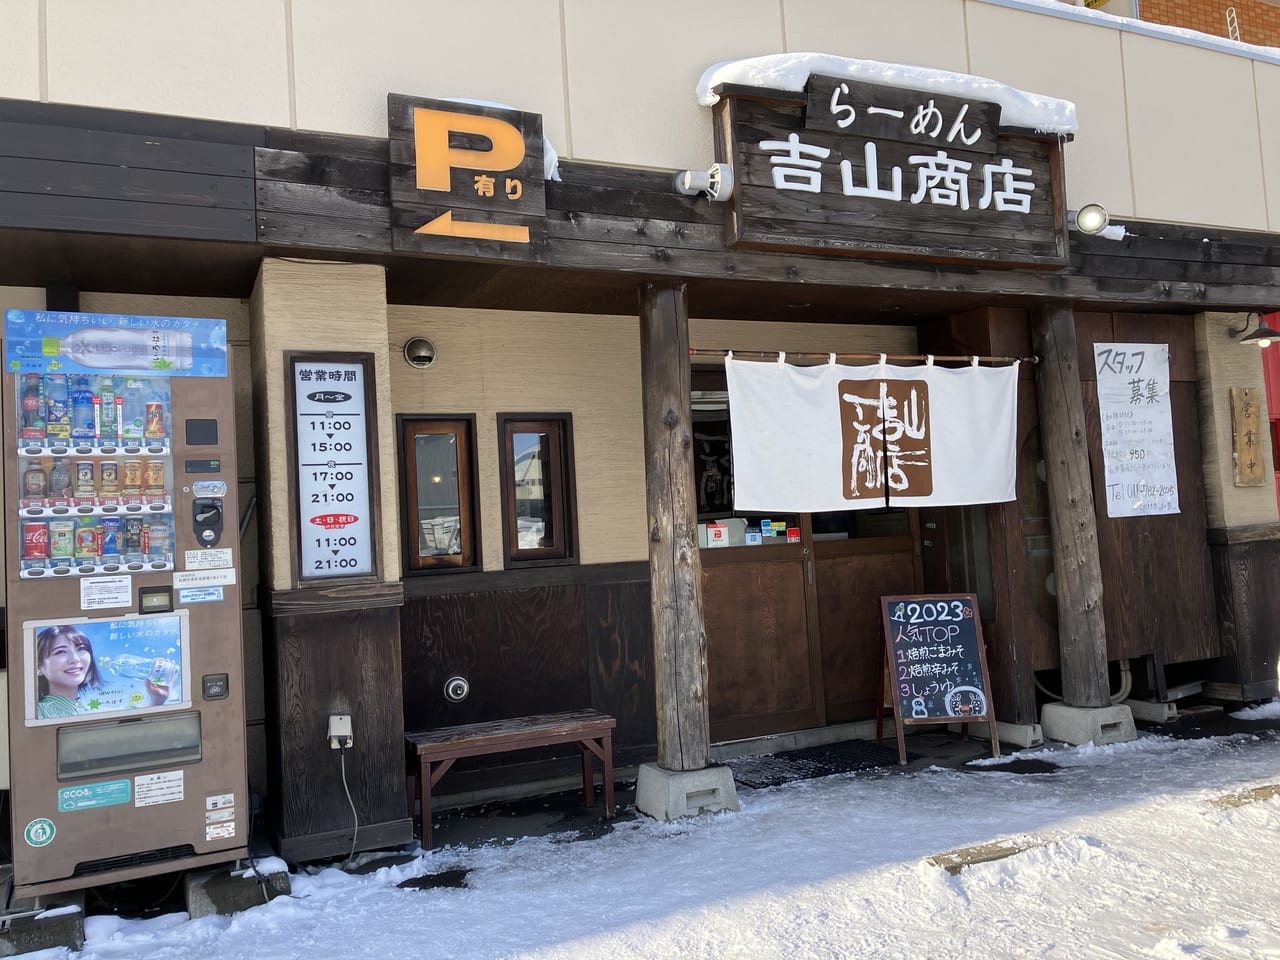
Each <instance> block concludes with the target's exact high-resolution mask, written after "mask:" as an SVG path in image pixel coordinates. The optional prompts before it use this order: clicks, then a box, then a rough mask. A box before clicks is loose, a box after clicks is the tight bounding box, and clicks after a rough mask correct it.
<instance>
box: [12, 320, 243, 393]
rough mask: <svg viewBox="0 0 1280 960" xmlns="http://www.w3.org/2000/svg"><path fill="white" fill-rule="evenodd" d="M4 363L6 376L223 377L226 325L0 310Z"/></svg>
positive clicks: (219, 322)
mask: <svg viewBox="0 0 1280 960" xmlns="http://www.w3.org/2000/svg"><path fill="white" fill-rule="evenodd" d="M4 362H5V369H7V370H8V371H9V372H10V373H105V372H119V371H126V372H129V371H132V372H134V373H136V374H137V375H140V376H147V375H150V376H165V377H225V376H226V375H227V321H225V320H216V319H203V318H195V317H143V316H139V317H134V316H124V315H120V314H107V313H54V312H52V311H48V310H6V311H5V314H4Z"/></svg>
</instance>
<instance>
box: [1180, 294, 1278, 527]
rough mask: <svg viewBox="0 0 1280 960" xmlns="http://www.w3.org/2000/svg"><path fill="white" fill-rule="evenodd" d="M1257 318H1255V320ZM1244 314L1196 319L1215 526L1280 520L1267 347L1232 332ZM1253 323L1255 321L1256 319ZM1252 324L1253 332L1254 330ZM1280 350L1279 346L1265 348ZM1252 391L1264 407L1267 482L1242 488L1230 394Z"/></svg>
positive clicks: (1208, 494)
mask: <svg viewBox="0 0 1280 960" xmlns="http://www.w3.org/2000/svg"><path fill="white" fill-rule="evenodd" d="M1254 319H1255V320H1256V317H1255V318H1254ZM1244 320H1245V317H1244V315H1243V314H1226V313H1206V314H1200V315H1199V316H1197V317H1196V372H1197V373H1198V375H1199V387H1200V445H1201V449H1202V454H1203V458H1204V481H1205V483H1204V487H1205V489H1204V499H1205V510H1206V515H1207V522H1208V525H1209V526H1210V527H1227V528H1230V527H1240V526H1249V525H1252V524H1259V523H1275V522H1276V487H1275V475H1274V473H1273V471H1272V467H1271V464H1272V463H1274V462H1275V461H1274V460H1273V452H1272V450H1271V431H1270V430H1269V429H1268V424H1267V396H1266V386H1265V384H1264V382H1263V379H1262V351H1261V350H1259V349H1257V348H1256V347H1251V346H1249V345H1247V344H1244V345H1242V344H1240V343H1238V342H1237V341H1236V340H1235V339H1233V338H1232V337H1230V336H1228V334H1227V331H1228V329H1232V330H1239V329H1240V327H1241V326H1242V325H1243V323H1244ZM1251 324H1252V321H1251ZM1252 330H1253V327H1252V325H1251V326H1250V328H1249V332H1252ZM1265 349H1267V350H1280V346H1270V347H1266V348H1265ZM1233 387H1236V388H1240V387H1248V388H1250V389H1252V390H1253V391H1254V393H1255V396H1257V398H1258V402H1259V403H1260V404H1261V405H1262V410H1261V413H1260V416H1259V425H1260V431H1259V432H1260V434H1261V441H1262V448H1261V449H1260V450H1259V456H1260V457H1262V462H1263V464H1264V469H1263V473H1264V475H1265V480H1266V482H1265V483H1264V484H1263V485H1262V486H1260V487H1237V486H1236V485H1235V482H1234V480H1233V471H1232V458H1231V454H1232V441H1231V398H1230V394H1229V391H1230V390H1231V389H1232V388H1233Z"/></svg>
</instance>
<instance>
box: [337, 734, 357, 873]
mask: <svg viewBox="0 0 1280 960" xmlns="http://www.w3.org/2000/svg"><path fill="white" fill-rule="evenodd" d="M338 763H339V765H340V767H341V769H342V790H343V792H344V793H345V794H346V795H347V803H349V804H350V805H351V821H352V824H353V826H352V828H351V852H350V853H349V854H347V863H350V862H351V861H352V859H353V858H354V857H355V855H356V838H357V837H358V836H360V816H359V814H357V813H356V804H355V801H354V800H352V799H351V789H350V787H348V786H347V745H346V741H343V743H342V746H341V747H339V748H338Z"/></svg>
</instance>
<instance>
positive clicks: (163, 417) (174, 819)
mask: <svg viewBox="0 0 1280 960" xmlns="http://www.w3.org/2000/svg"><path fill="white" fill-rule="evenodd" d="M4 338H5V339H4V358H5V370H4V385H3V388H4V389H3V397H4V405H5V407H7V411H8V412H7V413H5V415H4V416H3V420H4V443H5V448H6V450H7V455H6V456H5V463H6V465H16V467H8V469H10V470H11V472H10V474H9V482H8V484H7V485H6V486H7V489H8V491H9V502H8V504H6V523H7V530H8V538H7V543H8V549H7V555H6V566H7V570H6V577H7V580H6V583H7V588H8V590H7V602H6V628H7V651H8V693H9V755H10V757H11V762H10V766H11V770H10V784H11V787H10V791H11V792H10V804H11V806H10V809H11V817H12V832H13V870H14V892H15V894H16V895H17V896H19V897H29V896H36V895H39V894H44V893H57V892H62V891H68V890H75V889H80V888H84V887H90V886H96V885H99V884H103V883H110V882H116V881H121V880H129V879H135V878H138V877H142V876H147V875H150V874H157V873H166V872H169V871H175V870H183V869H188V868H191V867H197V866H202V865H206V864H213V863H220V862H225V861H229V860H234V859H238V858H239V857H241V856H243V855H245V853H246V847H247V844H248V836H247V833H248V820H249V810H248V803H249V801H248V795H247V787H246V758H245V739H244V694H243V650H242V647H241V621H240V617H241V607H240V590H239V585H238V582H237V577H238V574H237V572H238V570H239V564H240V557H239V542H238V531H239V524H238V513H237V506H236V464H235V429H234V426H235V425H234V420H233V394H232V386H231V379H230V375H229V370H228V363H227V336H226V323H225V321H223V320H210V319H192V318H185V317H145V316H115V315H99V314H84V313H53V312H43V311H23V310H9V311H7V312H6V314H5V325H4Z"/></svg>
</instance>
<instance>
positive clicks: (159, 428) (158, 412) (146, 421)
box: [142, 387, 168, 440]
mask: <svg viewBox="0 0 1280 960" xmlns="http://www.w3.org/2000/svg"><path fill="white" fill-rule="evenodd" d="M165 406H166V403H165V398H164V396H163V394H161V392H160V390H159V388H158V387H153V388H152V390H151V392H150V393H149V394H147V402H146V406H145V408H144V410H143V427H142V436H143V438H144V439H146V440H163V439H164V438H165V437H166V436H168V431H167V430H166V429H165V422H164V414H165Z"/></svg>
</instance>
